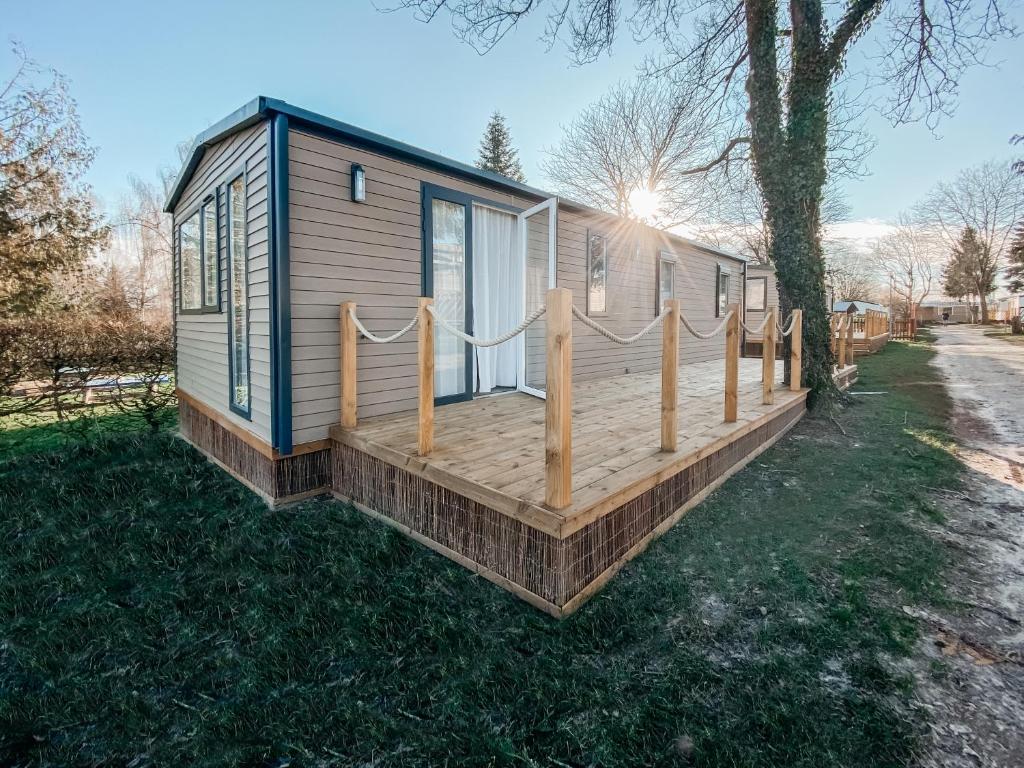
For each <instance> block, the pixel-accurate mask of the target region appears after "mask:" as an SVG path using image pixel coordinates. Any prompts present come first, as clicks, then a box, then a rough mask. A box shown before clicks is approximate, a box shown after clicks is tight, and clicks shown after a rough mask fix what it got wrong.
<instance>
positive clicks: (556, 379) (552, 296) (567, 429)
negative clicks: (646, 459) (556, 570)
mask: <svg viewBox="0 0 1024 768" xmlns="http://www.w3.org/2000/svg"><path fill="white" fill-rule="evenodd" d="M546 302H547V312H546V314H545V318H544V322H545V325H546V326H547V346H546V352H547V379H546V390H545V403H544V465H545V472H544V476H545V491H544V503H545V504H547V505H548V506H549V507H551V508H552V509H564V508H565V507H567V506H569V504H571V503H572V291H570V290H568V289H567V288H552V289H550V290H549V291H548V292H547V297H546Z"/></svg>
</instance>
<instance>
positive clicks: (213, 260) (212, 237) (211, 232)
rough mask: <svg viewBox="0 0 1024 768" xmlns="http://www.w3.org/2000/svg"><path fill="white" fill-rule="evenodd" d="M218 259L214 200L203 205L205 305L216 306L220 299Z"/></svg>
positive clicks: (215, 205)
mask: <svg viewBox="0 0 1024 768" xmlns="http://www.w3.org/2000/svg"><path fill="white" fill-rule="evenodd" d="M219 267H220V265H219V264H218V261H217V204H216V203H215V202H213V201H211V202H209V203H207V204H206V205H204V206H203V268H204V269H205V278H206V280H205V283H204V285H205V289H204V290H205V291H206V293H205V295H204V296H203V305H204V306H207V307H216V306H217V303H218V301H219V300H220V295H219V294H220V290H219V289H220V286H219V285H218V284H217V279H218V277H219V275H220V272H219Z"/></svg>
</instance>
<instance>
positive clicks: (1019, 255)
mask: <svg viewBox="0 0 1024 768" xmlns="http://www.w3.org/2000/svg"><path fill="white" fill-rule="evenodd" d="M1008 259H1009V262H1010V264H1009V266H1008V267H1007V268H1006V276H1007V278H1009V280H1010V290H1011V291H1013V292H1014V293H1022V292H1024V221H1022V222H1020V223H1019V224H1018V225H1017V231H1016V232H1014V233H1013V241H1012V242H1011V243H1010V254H1009V257H1008Z"/></svg>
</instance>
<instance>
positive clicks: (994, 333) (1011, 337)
mask: <svg viewBox="0 0 1024 768" xmlns="http://www.w3.org/2000/svg"><path fill="white" fill-rule="evenodd" d="M985 335H986V336H988V337H990V338H993V339H1001V340H1002V341H1008V342H1010V343H1011V344H1024V334H1021V333H1010V329H1009V327H1003V328H990V329H987V330H986V331H985Z"/></svg>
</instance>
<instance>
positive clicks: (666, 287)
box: [654, 251, 676, 315]
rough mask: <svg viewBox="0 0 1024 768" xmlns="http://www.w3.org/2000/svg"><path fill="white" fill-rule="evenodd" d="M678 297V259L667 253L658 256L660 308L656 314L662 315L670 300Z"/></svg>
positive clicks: (656, 310) (657, 308)
mask: <svg viewBox="0 0 1024 768" xmlns="http://www.w3.org/2000/svg"><path fill="white" fill-rule="evenodd" d="M675 297H676V257H675V256H673V255H672V254H671V253H668V252H667V251H662V252H661V253H659V254H658V306H657V307H655V310H654V313H655V314H656V315H660V314H661V312H662V310H663V309H664V308H665V302H666V301H667V300H668V299H674V298H675Z"/></svg>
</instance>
